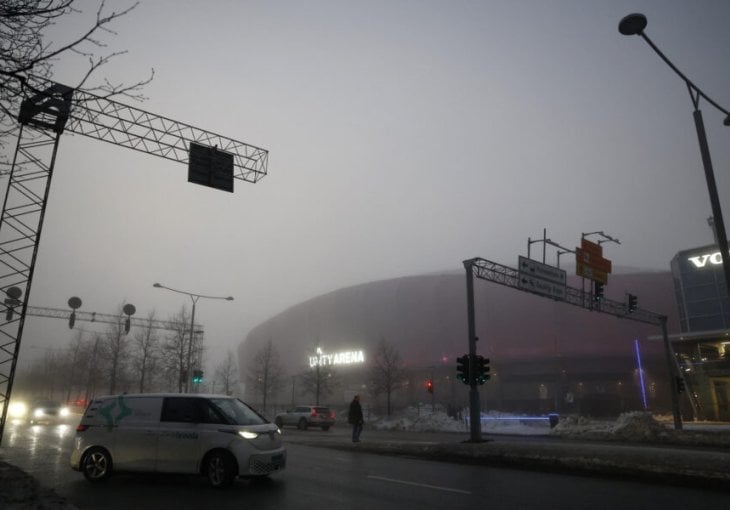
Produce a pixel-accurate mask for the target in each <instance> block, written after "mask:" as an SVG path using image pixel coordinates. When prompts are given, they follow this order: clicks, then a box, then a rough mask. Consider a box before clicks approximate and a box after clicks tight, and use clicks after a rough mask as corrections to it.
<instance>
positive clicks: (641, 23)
mask: <svg viewBox="0 0 730 510" xmlns="http://www.w3.org/2000/svg"><path fill="white" fill-rule="evenodd" d="M646 24H647V21H646V16H644V15H643V14H638V13H635V14H629V15H628V16H624V18H623V19H622V20H621V21H620V22H619V24H618V31H619V32H621V33H622V34H623V35H639V36H641V37H642V38H643V39H644V40H645V41H646V43H647V44H648V45H649V46H651V48H652V49H653V50H654V51H655V52H656V53H657V55H659V56H660V57H661V59H662V60H663V61H664V62H666V64H667V65H668V66H669V67H671V68H672V70H673V71H674V72H675V73H677V75H678V76H679V77H680V78H682V80H683V81H684V83H685V84H686V85H687V89H688V90H689V95H690V98H691V99H692V104H693V105H694V108H695V109H694V112H693V114H694V121H695V129H696V130H697V138H698V140H699V144H700V153H701V155H702V164H703V165H704V168H705V179H706V180H707V190H708V191H709V194H710V205H711V206H712V217H713V220H714V222H715V235H716V236H717V244H718V245H719V246H720V253H721V254H722V268H723V272H724V273H725V290H726V291H727V293H728V294H729V295H730V260H728V259H730V249H729V248H728V243H727V234H726V231H725V222H724V221H723V218H722V209H721V208H720V198H719V196H718V194H717V184H716V183H715V173H714V170H713V169H712V160H711V159H710V148H709V146H708V145H707V136H706V134H705V124H704V122H703V121H702V112H701V111H700V109H699V103H700V98H702V99H704V100H705V101H707V102H708V103H710V104H711V105H712V106H714V107H715V108H717V109H718V110H719V111H721V112H722V113H724V114H725V120H724V122H723V124H724V125H726V126H730V112H728V110H726V109H725V108H723V107H722V106H720V105H719V104H717V103H716V102H715V101H713V100H712V99H711V98H710V97H709V96H708V95H707V94H705V93H704V92H702V90H700V88H699V87H698V86H697V85H695V84H694V83H692V81H691V80H690V79H689V78H687V77H686V76H685V75H684V74H683V73H682V72H681V71H680V70H679V69H677V66H675V65H674V64H673V63H672V62H671V61H670V60H669V59H668V58H667V57H666V56H665V55H664V53H662V52H661V51H660V50H659V48H658V47H657V46H656V45H655V44H654V43H653V42H652V40H651V39H649V37H648V36H647V35H646V34H645V33H644V29H645V28H646Z"/></svg>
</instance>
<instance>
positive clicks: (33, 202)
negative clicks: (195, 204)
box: [0, 77, 268, 441]
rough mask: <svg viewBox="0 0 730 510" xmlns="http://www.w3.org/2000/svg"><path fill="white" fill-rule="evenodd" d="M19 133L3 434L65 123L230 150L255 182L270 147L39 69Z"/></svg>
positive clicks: (9, 208) (3, 221) (169, 148)
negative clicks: (42, 75)
mask: <svg viewBox="0 0 730 510" xmlns="http://www.w3.org/2000/svg"><path fill="white" fill-rule="evenodd" d="M17 87H18V88H17V90H16V92H17V91H20V92H22V93H23V97H24V100H23V101H22V103H21V106H20V112H19V114H18V121H19V123H20V127H19V132H18V141H17V146H16V149H15V154H14V157H13V163H12V168H11V170H10V174H9V176H8V185H7V191H6V193H5V201H4V204H3V211H2V217H1V218H0V292H2V294H4V295H5V296H3V298H0V299H4V301H2V302H0V407H1V408H2V414H1V415H0V441H2V435H3V431H4V428H5V421H6V417H7V410H8V404H9V401H10V395H11V393H12V387H13V379H14V376H15V370H16V366H17V361H18V353H19V352H20V343H21V339H22V335H23V327H24V324H25V318H26V315H29V307H28V299H29V296H30V289H31V284H32V281H33V272H34V269H35V263H36V257H37V254H38V245H39V242H40V236H41V230H42V227H43V218H44V215H45V211H46V204H47V203H48V196H49V191H50V187H51V179H52V177H53V169H54V165H55V160H56V153H57V151H58V144H59V140H60V137H61V135H62V134H63V133H64V131H68V132H71V133H77V134H81V135H84V136H87V137H90V138H94V139H96V140H101V141H104V142H108V143H111V144H114V145H119V146H122V147H127V148H130V149H134V150H136V151H140V152H145V153H147V154H152V155H154V156H159V157H162V158H165V159H169V160H172V161H177V162H180V163H189V153H188V150H189V148H190V145H191V143H196V144H199V145H204V146H208V147H210V148H211V149H215V150H217V151H222V152H226V153H228V154H231V155H232V157H233V158H232V159H233V176H234V178H236V179H239V180H243V181H246V182H251V183H255V182H257V181H259V180H260V179H261V178H263V177H264V176H265V175H266V172H267V163H268V151H266V150H265V149H261V148H259V147H255V146H253V145H249V144H246V143H243V142H240V141H237V140H233V139H231V138H227V137H224V136H221V135H218V134H216V133H212V132H210V131H205V130H203V129H199V128H196V127H194V126H191V125H189V124H185V123H182V122H178V121H175V120H172V119H169V118H166V117H163V116H160V115H156V114H154V113H150V112H147V111H144V110H141V109H139V108H134V107H131V106H128V105H125V104H123V103H119V102H116V101H113V100H110V99H109V98H105V97H102V96H97V95H94V94H90V93H88V92H84V91H80V90H76V89H74V88H72V87H68V86H65V85H62V84H58V83H54V82H50V81H45V80H41V79H38V78H35V77H29V78H27V79H24V80H23V82H22V84H18V86H17Z"/></svg>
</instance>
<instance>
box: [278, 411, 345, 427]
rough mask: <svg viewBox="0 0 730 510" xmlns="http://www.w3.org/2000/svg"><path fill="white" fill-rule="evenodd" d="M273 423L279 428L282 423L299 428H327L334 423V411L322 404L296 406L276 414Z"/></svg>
mask: <svg viewBox="0 0 730 510" xmlns="http://www.w3.org/2000/svg"><path fill="white" fill-rule="evenodd" d="M274 423H276V425H277V426H278V427H279V428H282V427H283V426H284V425H294V426H296V427H297V428H298V429H300V430H306V429H307V428H308V427H320V428H321V429H322V430H329V428H330V427H331V426H332V425H334V424H335V412H334V411H333V410H332V409H330V408H329V407H323V406H297V407H295V408H294V409H289V410H287V411H286V412H285V413H279V414H277V415H276V418H274Z"/></svg>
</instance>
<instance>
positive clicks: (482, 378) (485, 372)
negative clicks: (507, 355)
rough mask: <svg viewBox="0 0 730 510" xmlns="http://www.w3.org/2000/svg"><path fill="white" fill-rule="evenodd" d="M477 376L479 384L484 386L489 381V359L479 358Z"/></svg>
mask: <svg viewBox="0 0 730 510" xmlns="http://www.w3.org/2000/svg"><path fill="white" fill-rule="evenodd" d="M475 376H476V377H475V378H476V382H477V384H484V383H485V382H487V381H488V380H489V377H490V376H489V358H485V357H484V356H477V362H476V374H475Z"/></svg>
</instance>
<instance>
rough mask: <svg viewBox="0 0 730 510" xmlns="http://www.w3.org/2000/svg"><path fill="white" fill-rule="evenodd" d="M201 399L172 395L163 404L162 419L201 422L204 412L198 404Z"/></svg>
mask: <svg viewBox="0 0 730 510" xmlns="http://www.w3.org/2000/svg"><path fill="white" fill-rule="evenodd" d="M199 400H200V399H197V398H185V397H171V398H165V402H164V404H162V418H161V420H162V421H175V422H184V423H201V422H202V421H203V413H202V412H201V409H200V406H199V405H198V402H199Z"/></svg>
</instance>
